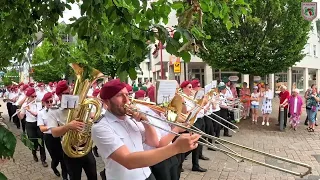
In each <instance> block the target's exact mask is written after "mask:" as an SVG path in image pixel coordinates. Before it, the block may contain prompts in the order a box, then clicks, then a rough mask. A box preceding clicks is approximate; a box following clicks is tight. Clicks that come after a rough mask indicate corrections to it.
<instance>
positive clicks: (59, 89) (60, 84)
mask: <svg viewBox="0 0 320 180" xmlns="http://www.w3.org/2000/svg"><path fill="white" fill-rule="evenodd" d="M68 87H69V86H68V84H67V81H66V80H62V81H59V82H58V84H57V88H56V94H57V95H58V96H59V95H60V94H62V92H63V91H65V90H67V89H68Z"/></svg>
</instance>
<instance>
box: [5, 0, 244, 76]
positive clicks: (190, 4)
mask: <svg viewBox="0 0 320 180" xmlns="http://www.w3.org/2000/svg"><path fill="white" fill-rule="evenodd" d="M71 4H79V7H80V11H81V17H80V18H72V19H71V21H72V23H71V24H70V25H68V27H67V30H68V31H69V32H71V33H72V34H73V35H77V36H78V39H79V40H80V41H83V42H84V44H85V47H86V49H87V52H86V54H87V55H88V56H90V57H97V56H100V55H102V56H105V55H113V56H115V57H116V58H115V59H116V60H114V59H112V60H111V61H108V62H109V63H110V62H114V61H121V62H124V63H122V64H121V65H120V66H116V67H117V71H116V72H117V75H118V76H120V77H124V76H126V75H127V74H129V75H130V76H131V78H133V77H135V76H136V72H135V70H134V69H135V67H137V66H138V65H139V62H137V61H136V62H134V63H129V62H128V61H135V60H138V61H139V60H141V59H144V54H143V53H142V52H143V51H144V50H145V49H144V48H145V44H146V43H147V42H150V43H154V42H155V40H156V39H159V40H160V41H161V42H162V44H166V46H165V47H166V48H167V51H168V52H169V53H171V54H174V55H176V56H180V57H183V59H184V60H186V61H189V60H190V53H192V52H194V50H195V48H193V47H194V46H195V44H199V45H201V44H202V43H201V41H202V40H204V39H206V38H210V37H209V36H206V35H205V34H204V33H203V31H202V25H201V18H200V17H201V16H199V14H200V15H201V14H202V13H199V12H200V11H203V12H206V13H209V14H211V15H212V16H214V17H217V18H221V19H223V22H224V23H225V25H226V27H227V28H231V26H232V25H237V24H238V19H239V17H240V16H241V15H242V14H243V13H244V12H247V11H249V7H248V4H247V3H246V2H245V1H244V0H235V1H220V0H187V1H175V2H169V1H167V0H158V1H155V2H150V1H147V0H142V1H139V0H88V1H80V0H77V1H75V0H67V1H66V2H64V1H46V2H40V1H37V0H36V1H22V0H17V1H2V2H0V11H1V12H2V13H1V15H0V20H1V21H0V26H1V29H2V31H0V47H5V48H1V50H0V51H1V53H0V65H3V66H4V65H6V64H8V59H11V58H12V57H17V58H19V59H23V57H24V52H25V50H26V49H27V48H28V47H29V46H30V45H31V42H32V41H33V39H34V34H35V33H37V32H40V31H41V32H43V33H44V35H45V37H46V38H47V39H48V41H50V42H51V43H52V44H54V46H55V47H56V48H55V49H54V50H53V51H51V53H52V56H53V58H54V60H58V59H60V58H61V57H63V56H65V55H66V56H69V55H68V52H67V51H66V50H65V49H64V48H65V47H64V46H59V42H58V40H57V39H58V38H57V36H56V33H54V27H55V26H57V25H58V20H59V18H60V17H62V16H63V11H64V10H66V9H71V6H70V5H71ZM172 10H176V11H177V14H178V15H179V24H178V25H177V26H175V27H174V29H175V35H174V37H171V36H170V31H171V30H169V29H168V28H166V27H165V26H164V25H161V23H162V24H167V22H168V19H169V13H170V12H171V11H172ZM106 34H108V35H107V36H106ZM112 36H115V37H123V38H124V39H125V40H126V41H124V42H123V43H126V44H127V45H129V46H130V48H129V49H123V50H120V51H119V50H117V51H116V53H115V52H112V49H110V48H108V47H109V46H108V44H109V43H110V41H111V42H112V39H110V38H111V37H112ZM106 37H107V38H106ZM182 40H183V41H182ZM194 40H197V42H196V43H194ZM191 44H192V46H191ZM184 45H185V46H184ZM186 45H187V46H186ZM62 52H66V53H62ZM97 54H98V55H97ZM132 54H134V55H135V57H134V58H132V56H131V55H132ZM109 60H110V59H109ZM126 62H128V63H126ZM128 65H129V66H128Z"/></svg>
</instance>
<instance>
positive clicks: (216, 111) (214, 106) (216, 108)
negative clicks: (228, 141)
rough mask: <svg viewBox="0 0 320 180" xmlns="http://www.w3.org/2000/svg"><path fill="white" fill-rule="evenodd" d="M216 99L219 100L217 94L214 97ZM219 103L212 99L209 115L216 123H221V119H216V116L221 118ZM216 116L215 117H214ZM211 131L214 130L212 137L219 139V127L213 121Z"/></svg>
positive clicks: (210, 140)
mask: <svg viewBox="0 0 320 180" xmlns="http://www.w3.org/2000/svg"><path fill="white" fill-rule="evenodd" d="M216 97H217V98H219V94H218V95H216ZM219 103H220V101H219V100H218V99H216V98H214V99H213V100H212V114H211V117H212V118H214V119H215V120H216V121H218V122H221V119H220V118H218V117H217V116H220V117H221V114H220V110H221V108H220V105H219ZM213 114H215V115H217V116H215V115H213ZM213 130H214V136H215V137H217V138H220V130H221V125H220V124H218V123H216V122H214V121H213ZM209 142H210V143H212V139H209ZM209 150H212V149H209Z"/></svg>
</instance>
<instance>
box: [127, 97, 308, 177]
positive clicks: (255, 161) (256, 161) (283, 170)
mask: <svg viewBox="0 0 320 180" xmlns="http://www.w3.org/2000/svg"><path fill="white" fill-rule="evenodd" d="M176 101H179V100H178V99H177V100H176ZM135 103H141V104H143V105H146V106H148V107H150V109H158V108H159V107H157V106H156V105H155V104H152V105H151V106H150V104H149V103H145V102H142V101H135ZM177 103H180V104H181V103H182V101H180V102H177ZM125 108H126V109H128V110H130V111H131V112H138V113H141V114H144V115H146V116H149V117H152V118H154V119H156V120H159V121H163V122H166V123H168V124H170V125H174V126H177V127H180V128H183V129H185V130H187V131H189V132H192V133H196V134H199V135H201V136H202V139H203V138H209V139H213V140H214V141H218V142H223V143H226V144H229V145H233V146H235V147H237V148H241V149H242V150H247V151H251V152H254V153H257V154H260V155H264V156H266V157H270V158H274V159H277V160H280V161H283V162H288V163H291V164H293V165H296V166H301V167H304V168H306V169H307V170H306V171H305V172H303V173H300V172H295V171H292V170H289V169H285V168H283V167H278V166H275V165H271V164H268V163H265V162H262V161H258V160H255V159H253V158H249V157H246V156H243V155H241V154H239V153H237V152H235V151H234V150H232V149H230V148H228V147H227V149H228V150H229V151H228V150H224V149H221V148H218V147H217V146H215V145H213V144H212V143H209V142H208V141H206V140H205V142H200V141H199V142H198V144H200V145H203V146H206V147H209V148H212V149H215V150H217V151H220V152H222V153H224V154H226V155H229V156H230V157H231V158H233V159H234V157H237V158H240V161H237V162H242V161H243V160H247V161H250V162H252V163H255V164H258V165H261V166H265V167H268V168H271V169H275V170H279V171H282V172H286V173H289V174H292V175H295V176H299V177H301V178H303V177H304V176H306V175H308V174H311V171H312V168H311V166H309V165H308V164H305V163H301V162H298V161H294V160H291V159H287V158H283V157H280V156H277V155H273V154H269V153H266V152H263V151H260V150H257V149H253V148H250V147H247V146H244V145H241V144H237V143H234V142H231V141H228V140H224V139H220V138H217V137H214V136H211V135H208V134H206V133H204V132H202V131H200V130H198V129H194V128H193V129H192V128H188V127H185V126H184V125H182V124H181V123H179V122H175V121H170V120H166V119H162V118H159V117H156V116H153V115H151V114H148V113H144V112H142V111H139V110H138V109H137V108H133V107H132V106H130V105H128V104H126V105H125ZM160 111H163V108H160ZM177 111H179V110H176V111H175V112H177ZM176 116H179V115H176ZM141 122H142V123H146V124H149V125H152V126H154V127H156V128H159V129H162V130H164V131H167V132H169V133H172V134H175V135H177V136H179V135H180V134H178V133H176V132H173V131H169V130H166V129H164V128H161V127H159V126H156V125H153V124H152V123H150V122H145V121H141Z"/></svg>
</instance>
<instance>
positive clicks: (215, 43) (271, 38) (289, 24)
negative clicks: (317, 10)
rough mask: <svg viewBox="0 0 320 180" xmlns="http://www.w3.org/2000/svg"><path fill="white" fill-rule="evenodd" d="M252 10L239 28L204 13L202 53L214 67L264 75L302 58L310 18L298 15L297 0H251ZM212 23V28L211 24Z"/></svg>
mask: <svg viewBox="0 0 320 180" xmlns="http://www.w3.org/2000/svg"><path fill="white" fill-rule="evenodd" d="M248 3H249V4H250V8H251V10H252V13H251V14H250V15H246V16H242V17H241V18H240V19H239V21H240V24H239V27H238V28H231V29H230V31H228V30H227V28H226V27H225V25H224V23H223V22H222V20H220V19H217V18H215V17H214V16H212V15H210V14H205V15H204V16H205V19H204V21H205V25H204V31H205V32H206V33H207V34H208V35H210V36H211V37H212V39H211V40H210V41H209V40H208V41H206V45H207V48H208V49H209V53H208V54H205V53H201V57H202V58H203V59H204V61H205V62H207V63H208V64H210V65H211V66H213V67H215V68H220V69H227V70H233V71H238V72H240V73H244V74H252V75H266V74H270V73H276V72H281V71H284V70H286V69H287V68H288V67H291V66H292V65H294V64H295V63H296V62H299V61H300V60H302V59H303V57H304V54H303V52H302V51H303V49H304V46H305V44H306V42H307V40H308V33H309V30H310V22H308V21H306V20H304V19H303V18H302V16H301V1H300V0H261V1H257V0H251V1H248ZM213 27H214V28H213Z"/></svg>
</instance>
